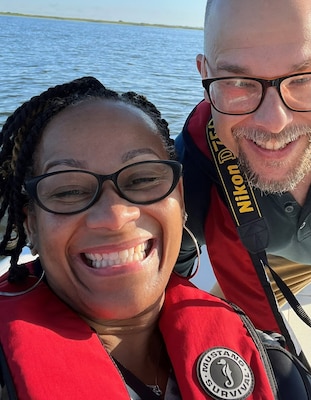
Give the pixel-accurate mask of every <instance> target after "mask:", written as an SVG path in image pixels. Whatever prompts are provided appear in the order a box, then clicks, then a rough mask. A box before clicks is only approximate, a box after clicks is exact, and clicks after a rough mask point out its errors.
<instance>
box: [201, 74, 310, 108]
mask: <svg viewBox="0 0 311 400" xmlns="http://www.w3.org/2000/svg"><path fill="white" fill-rule="evenodd" d="M202 85H203V87H204V88H205V89H206V91H207V93H208V96H209V99H210V102H211V104H212V106H213V107H214V108H215V110H217V111H218V112H220V113H222V114H229V115H244V114H250V113H253V112H254V111H256V110H257V109H258V108H259V106H260V105H261V103H262V101H263V99H264V97H265V94H266V91H267V89H268V88H269V87H275V88H276V89H277V91H278V93H279V95H280V97H281V99H282V101H283V103H284V104H285V105H286V107H288V108H289V109H290V110H292V111H300V112H306V111H311V73H309V72H306V73H303V74H294V75H290V76H283V77H282V78H277V79H272V80H267V79H259V78H246V77H242V76H233V77H222V78H210V79H203V80H202Z"/></svg>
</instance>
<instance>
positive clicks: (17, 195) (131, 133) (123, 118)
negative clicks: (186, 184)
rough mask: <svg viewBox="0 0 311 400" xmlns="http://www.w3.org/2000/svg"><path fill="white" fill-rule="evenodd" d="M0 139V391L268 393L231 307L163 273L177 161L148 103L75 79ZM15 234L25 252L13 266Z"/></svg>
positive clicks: (178, 227) (146, 395)
mask: <svg viewBox="0 0 311 400" xmlns="http://www.w3.org/2000/svg"><path fill="white" fill-rule="evenodd" d="M1 140H2V143H1V144H2V147H1V151H0V162H1V169H0V174H1V177H2V180H1V182H0V196H1V201H2V204H1V205H2V206H1V209H0V218H1V221H2V223H3V225H5V226H6V230H5V234H4V236H3V239H2V241H1V243H0V254H3V255H8V256H10V257H11V267H10V270H9V272H8V274H6V275H4V276H3V277H2V278H1V280H0V321H1V322H0V326H1V328H0V344H1V346H0V361H1V363H0V366H1V369H0V372H1V374H0V384H1V386H0V387H2V390H1V392H2V394H1V396H0V397H1V399H7V398H9V399H17V398H18V399H19V400H29V399H39V400H41V399H42V400H43V399H44V400H46V399H56V398H64V399H69V398H75V399H78V400H79V399H81V400H82V399H86V398H104V399H120V400H121V399H129V398H131V399H133V400H140V399H148V400H150V399H166V400H180V399H187V400H188V399H190V398H191V399H196V400H200V399H202V400H203V399H211V398H215V393H217V392H218V391H219V390H222V392H223V393H225V395H226V398H227V397H228V394H229V391H230V393H232V391H233V392H234V393H236V396H235V397H234V398H236V399H242V398H245V397H247V398H249V399H258V398H265V399H266V400H269V399H273V398H274V395H273V393H274V392H275V391H276V389H275V387H274V380H273V379H271V382H270V378H271V371H270V364H269V363H268V362H267V360H266V358H265V355H264V356H262V355H261V354H260V352H259V351H258V347H259V349H260V348H261V347H260V343H259V342H258V340H259V339H258V338H257V336H256V333H255V332H254V331H253V329H252V326H251V324H250V323H249V321H248V320H247V318H246V317H245V316H244V317H243V318H244V319H243V321H244V322H242V319H241V318H240V314H243V313H242V312H241V311H239V312H238V313H237V312H236V311H237V310H236V309H235V308H233V307H231V306H229V305H228V304H226V303H225V302H223V301H222V300H220V299H217V298H215V297H212V296H210V295H209V294H207V293H205V292H203V291H200V290H199V289H197V288H195V287H194V286H193V285H192V284H191V283H190V282H189V281H188V280H187V279H186V278H181V277H178V276H177V275H175V274H172V271H173V268H174V266H175V262H176V259H177V256H178V253H179V248H180V243H181V238H182V234H183V228H185V229H187V228H186V227H185V225H184V224H185V222H186V213H185V209H184V201H183V186H182V167H181V165H180V164H179V163H178V162H177V161H175V154H174V151H173V141H172V139H170V136H169V130H168V126H167V123H166V121H165V120H163V119H162V117H161V114H160V112H159V111H158V110H157V109H156V108H155V106H154V105H153V104H151V103H150V102H149V101H148V100H147V99H146V98H145V97H143V96H140V95H138V94H136V93H133V92H128V93H124V94H122V95H120V94H117V93H116V92H113V91H111V90H108V89H106V88H105V87H104V86H103V85H102V84H101V83H100V82H99V81H97V80H96V79H95V78H92V77H86V78H81V79H77V80H75V81H72V82H69V83H66V84H63V85H59V86H56V87H53V88H50V89H49V90H47V91H45V92H43V93H42V94H41V95H39V96H36V97H34V98H32V99H31V100H29V101H28V102H26V103H24V104H23V105H22V106H21V107H20V108H18V109H17V110H16V111H15V112H14V113H13V114H12V116H10V117H9V118H8V120H7V121H6V123H5V125H4V127H3V130H2V134H1ZM6 216H7V219H6ZM13 239H14V240H13ZM26 242H27V243H28V245H29V246H30V247H31V249H32V253H33V254H35V253H37V254H38V258H37V259H36V260H35V261H34V262H29V263H27V264H24V265H18V264H17V261H18V259H19V256H20V253H21V251H22V249H23V247H24V246H25V244H26ZM247 328H249V329H250V332H251V333H252V335H253V336H256V344H255V342H254V340H253V337H252V335H250V334H249V333H248V331H247ZM194 334H195V342H194ZM183 349H187V351H184V350H183ZM264 354H265V353H264ZM262 357H263V358H262ZM266 368H267V370H266ZM214 370H217V371H218V370H219V374H218V373H217V374H216V373H214ZM103 371H104V373H103ZM193 371H196V373H194V372H193ZM221 371H223V372H221ZM221 374H223V377H222V375H221ZM185 376H186V377H187V379H185ZM229 378H230V388H229V387H227V382H228V379H229ZM210 381H212V382H213V385H212V388H213V389H211V386H210V384H209V382H210ZM215 388H216V389H215Z"/></svg>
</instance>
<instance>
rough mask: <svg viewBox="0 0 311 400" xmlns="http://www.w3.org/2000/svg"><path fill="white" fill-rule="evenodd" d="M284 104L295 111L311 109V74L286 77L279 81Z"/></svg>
mask: <svg viewBox="0 0 311 400" xmlns="http://www.w3.org/2000/svg"><path fill="white" fill-rule="evenodd" d="M281 94H282V97H283V100H284V102H285V104H286V105H287V106H288V107H289V108H291V109H292V110H295V111H310V110H311V74H302V75H296V76H291V77H289V78H286V79H284V80H283V81H282V83H281Z"/></svg>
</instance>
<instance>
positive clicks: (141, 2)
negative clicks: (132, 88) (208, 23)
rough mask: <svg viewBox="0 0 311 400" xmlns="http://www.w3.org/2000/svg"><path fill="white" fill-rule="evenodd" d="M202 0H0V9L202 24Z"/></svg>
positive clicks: (86, 16) (162, 22)
mask: <svg viewBox="0 0 311 400" xmlns="http://www.w3.org/2000/svg"><path fill="white" fill-rule="evenodd" d="M205 3H206V0H154V1H152V0H131V1H130V0H87V1H85V0H27V1H25V0H0V11H1V12H12V13H22V14H32V15H33V14H35V15H43V16H57V17H70V18H87V19H99V20H105V21H123V22H135V23H147V24H164V25H181V26H190V27H199V28H201V27H203V20H204V11H205Z"/></svg>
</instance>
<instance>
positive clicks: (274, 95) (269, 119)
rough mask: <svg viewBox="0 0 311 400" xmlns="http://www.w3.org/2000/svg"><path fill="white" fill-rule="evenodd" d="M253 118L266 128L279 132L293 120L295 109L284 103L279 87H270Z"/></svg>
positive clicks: (258, 124)
mask: <svg viewBox="0 0 311 400" xmlns="http://www.w3.org/2000/svg"><path fill="white" fill-rule="evenodd" d="M253 119H254V121H255V123H256V125H257V126H259V127H261V128H263V129H264V130H267V131H269V132H272V133H279V132H281V131H282V130H283V129H284V128H285V127H286V126H287V125H289V124H290V123H291V122H292V121H293V111H292V110H290V109H289V108H288V107H286V105H285V104H284V103H283V100H282V99H281V97H280V94H279V92H278V90H277V88H276V87H269V88H267V90H266V93H265V96H264V99H263V101H262V103H261V105H260V107H259V108H258V110H257V111H255V112H254V114H253Z"/></svg>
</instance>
